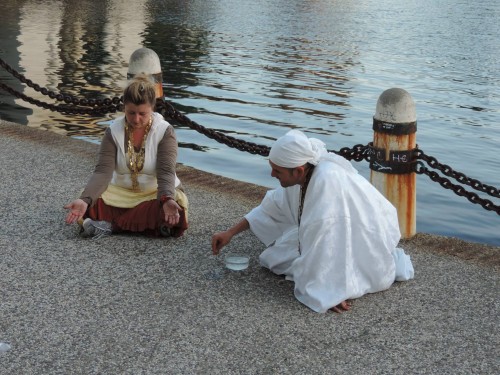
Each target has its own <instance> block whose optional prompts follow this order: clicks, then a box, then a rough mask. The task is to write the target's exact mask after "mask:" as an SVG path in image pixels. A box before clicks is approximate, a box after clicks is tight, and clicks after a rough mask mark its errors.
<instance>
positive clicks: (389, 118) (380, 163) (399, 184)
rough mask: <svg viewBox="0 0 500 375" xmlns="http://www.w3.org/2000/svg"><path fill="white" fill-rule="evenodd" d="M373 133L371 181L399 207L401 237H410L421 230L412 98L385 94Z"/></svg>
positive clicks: (396, 91) (394, 91)
mask: <svg viewBox="0 0 500 375" xmlns="http://www.w3.org/2000/svg"><path fill="white" fill-rule="evenodd" d="M373 130H374V135H373V149H372V154H371V161H370V169H371V173H370V182H371V183H372V184H373V185H374V186H375V187H376V188H377V190H378V191H380V192H381V193H382V194H383V195H384V196H385V197H386V198H387V199H388V200H389V201H390V202H391V203H392V204H393V205H394V206H395V207H396V209H397V211H398V219H399V229H400V231H401V237H402V238H410V237H412V236H414V235H415V233H416V229H417V224H416V222H417V220H416V217H417V215H416V212H417V207H416V204H417V186H416V185H417V179H416V173H415V172H414V163H415V149H416V145H417V143H416V132H417V115H416V110H415V102H414V101H413V98H412V97H411V95H410V94H409V93H408V92H406V91H405V90H403V89H399V88H392V89H389V90H386V91H384V92H383V93H382V94H381V95H380V97H379V99H378V101H377V108H376V111H375V115H374V116H373Z"/></svg>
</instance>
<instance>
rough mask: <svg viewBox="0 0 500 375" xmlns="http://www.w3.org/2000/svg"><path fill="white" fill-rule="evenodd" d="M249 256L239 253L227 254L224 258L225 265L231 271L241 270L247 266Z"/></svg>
mask: <svg viewBox="0 0 500 375" xmlns="http://www.w3.org/2000/svg"><path fill="white" fill-rule="evenodd" d="M249 259H250V258H249V257H248V256H246V255H241V254H228V255H226V257H225V258H224V260H225V262H226V267H227V268H229V269H230V270H233V271H242V270H244V269H247V268H248V261H249Z"/></svg>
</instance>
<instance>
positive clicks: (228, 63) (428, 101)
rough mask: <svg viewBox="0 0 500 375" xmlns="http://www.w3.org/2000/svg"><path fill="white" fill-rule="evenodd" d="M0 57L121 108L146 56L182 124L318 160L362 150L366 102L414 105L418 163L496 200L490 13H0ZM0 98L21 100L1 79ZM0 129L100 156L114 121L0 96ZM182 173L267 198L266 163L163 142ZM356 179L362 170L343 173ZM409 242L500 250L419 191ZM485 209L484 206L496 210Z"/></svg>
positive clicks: (498, 100)
mask: <svg viewBox="0 0 500 375" xmlns="http://www.w3.org/2000/svg"><path fill="white" fill-rule="evenodd" d="M2 6H3V8H4V9H3V11H2V12H1V14H0V21H1V22H0V32H1V33H2V39H1V40H0V57H2V58H3V59H4V60H5V61H6V62H7V63H9V64H10V65H12V66H13V67H14V68H15V69H17V70H19V71H21V72H22V73H23V74H25V75H26V76H27V77H28V78H30V79H32V80H33V81H34V82H36V83H39V84H40V85H41V86H44V87H48V88H50V89H52V90H56V91H63V92H67V93H70V94H72V95H77V96H86V97H112V96H117V95H120V91H121V88H122V86H123V85H124V83H125V77H126V73H127V64H128V59H129V57H130V55H131V53H132V52H133V51H134V50H135V49H137V48H139V47H141V46H146V47H149V48H151V49H153V50H155V51H156V53H157V54H158V55H159V57H160V60H161V64H162V70H163V81H164V92H165V95H166V97H167V98H168V100H171V101H172V102H173V104H174V105H175V107H176V108H177V109H178V110H179V111H181V112H184V113H186V114H187V115H188V117H189V118H191V119H192V120H194V121H196V122H198V123H200V124H201V125H204V126H206V127H208V128H211V129H216V130H219V131H222V132H224V133H226V134H228V135H231V136H234V137H237V138H239V139H243V140H247V141H252V142H255V143H258V144H264V145H271V143H272V141H273V140H274V139H276V138H277V137H279V136H280V135H282V134H284V133H285V132H286V131H287V130H288V129H291V128H296V129H301V130H303V131H305V132H306V133H307V134H308V135H309V136H314V137H317V138H320V139H322V140H323V141H324V142H325V143H326V144H327V146H328V148H329V149H335V150H338V149H340V148H341V147H345V146H348V147H352V146H353V145H354V144H358V143H362V144H367V143H368V142H370V141H371V140H372V137H373V133H372V130H371V122H372V116H373V114H374V111H375V106H376V102H377V98H378V96H379V95H380V94H381V93H382V92H383V91H384V90H386V89H388V88H391V87H400V88H403V89H405V90H407V91H408V92H409V93H410V94H411V95H412V97H413V98H414V100H415V103H416V108H417V118H418V133H417V142H418V144H419V146H420V148H422V149H423V150H424V151H425V152H426V153H427V154H429V155H432V156H435V157H436V158H437V159H438V160H439V161H440V162H442V163H445V164H449V165H450V166H451V167H452V168H454V169H456V170H458V171H461V172H464V173H465V174H466V175H468V176H469V177H473V178H477V179H479V180H480V181H481V182H483V183H486V184H489V185H493V186H496V187H497V188H498V187H500V177H499V176H500V167H499V163H498V161H497V150H498V145H499V141H500V89H499V87H500V74H499V72H500V63H499V58H498V56H500V22H498V20H499V19H500V3H499V2H498V1H497V0H485V1H481V2H474V3H473V2H469V1H465V0H442V1H435V0H423V1H419V2H406V1H399V0H379V1H366V0H365V1H363V0H361V1H349V0H344V1H340V0H338V1H335V0H317V1H306V0H287V1H284V0H282V1H280V0H255V1H251V2H249V1H242V0H239V1H238V0H220V1H209V0H197V1H196V0H193V1H189V0H182V1H181V0H178V1H154V2H153V1H140V0H136V1H132V0H130V1H126V0H121V1H120V0H108V1H102V2H95V1H90V0H87V1H80V0H79V1H76V0H67V1H56V0H52V1H44V2H40V1H34V0H33V1H28V0H25V1H14V0H3V2H2ZM0 78H1V80H2V82H7V83H8V84H9V85H11V86H13V87H15V88H16V89H18V90H20V91H23V90H24V93H25V94H26V95H29V96H32V97H34V98H36V99H39V100H43V101H50V99H48V98H47V97H43V96H42V95H41V94H39V93H36V92H34V91H33V90H31V89H26V88H25V87H23V85H21V84H19V83H18V82H17V80H16V79H14V78H12V77H11V76H10V75H8V73H6V72H5V71H3V70H0ZM0 114H1V116H2V118H3V119H6V120H11V121H17V122H20V123H23V124H29V126H32V127H42V128H47V129H49V130H51V131H54V132H56V133H60V134H67V135H69V136H73V137H83V138H84V139H86V140H90V141H96V142H98V141H99V139H100V135H101V134H102V131H103V129H104V128H105V127H106V126H107V125H108V124H109V121H110V120H111V118H112V117H113V116H112V115H110V116H108V117H107V118H88V117H85V116H64V115H61V114H58V113H53V112H50V111H47V110H44V109H39V108H37V107H34V106H32V105H30V104H27V103H26V102H23V101H21V100H18V99H16V100H14V99H13V98H12V97H11V96H9V95H7V94H5V93H3V92H0ZM176 131H177V136H178V139H179V145H180V147H181V148H180V153H179V162H181V163H184V164H186V165H190V166H194V167H196V168H198V169H201V170H206V171H209V172H213V173H216V174H220V175H224V176H228V177H232V178H235V179H238V180H243V181H249V182H254V183H258V184H261V185H265V186H269V187H275V186H277V183H276V182H275V181H273V180H272V179H271V177H270V176H269V168H268V164H267V161H266V160H265V159H264V158H262V157H260V156H254V155H250V154H247V153H243V152H240V151H237V150H233V149H230V148H228V147H227V146H225V145H222V144H219V143H217V142H215V141H213V140H210V139H207V138H206V137H205V136H203V135H201V134H199V133H197V132H195V131H193V130H190V129H188V128H186V127H182V126H178V127H177V128H176ZM355 166H356V167H357V168H358V169H359V170H360V172H361V173H362V174H363V175H365V176H366V177H368V176H369V169H368V166H367V163H366V162H360V163H355ZM417 182H418V190H417V191H418V193H417V201H418V211H417V230H418V231H421V232H429V233H438V234H444V235H452V236H457V237H461V238H464V239H467V240H471V241H477V242H486V243H492V244H496V245H500V234H499V232H500V231H499V229H500V216H499V215H496V214H495V213H492V212H489V211H486V210H484V209H483V208H482V207H480V206H478V205H474V204H472V203H470V202H468V201H467V200H466V199H465V198H462V197H458V196H456V195H455V194H454V193H453V192H451V191H450V190H445V189H444V188H442V187H441V186H439V185H437V184H436V183H435V182H432V181H430V180H429V179H428V178H427V177H425V176H418V179H417ZM481 196H482V197H485V198H490V199H491V200H493V201H494V203H495V204H500V200H498V199H495V198H492V197H488V196H484V195H481Z"/></svg>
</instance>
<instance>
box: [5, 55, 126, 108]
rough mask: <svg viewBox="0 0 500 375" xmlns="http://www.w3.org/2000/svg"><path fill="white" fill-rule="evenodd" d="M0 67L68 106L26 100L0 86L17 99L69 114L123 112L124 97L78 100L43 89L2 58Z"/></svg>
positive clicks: (30, 99) (13, 91)
mask: <svg viewBox="0 0 500 375" xmlns="http://www.w3.org/2000/svg"><path fill="white" fill-rule="evenodd" d="M0 66H1V67H2V68H4V69H5V70H6V71H7V72H9V73H10V74H11V75H12V76H13V77H15V78H17V79H18V80H19V81H21V82H22V83H24V84H26V85H27V86H28V87H31V88H32V89H33V90H35V91H37V92H40V93H41V94H42V95H45V96H48V97H49V98H51V99H54V100H57V101H60V102H64V103H66V104H67V105H68V106H55V105H53V104H49V103H44V102H41V101H39V100H36V99H33V98H28V97H26V98H24V97H23V96H25V95H24V94H22V93H20V92H18V91H16V90H14V89H12V88H10V87H9V86H7V85H6V84H4V83H1V84H0V88H2V89H3V90H5V91H7V92H9V93H11V94H13V95H15V96H16V97H18V98H20V99H23V100H25V101H27V102H28V103H31V104H34V105H37V106H39V107H42V108H45V109H50V110H51V111H58V112H62V113H67V114H90V115H95V114H97V115H99V114H106V113H114V112H117V111H120V110H121V106H120V103H121V102H122V97H114V98H105V99H86V98H76V97H74V96H72V95H69V94H63V93H56V92H54V91H52V90H49V89H47V88H45V87H41V86H40V85H39V84H37V83H33V81H32V80H31V79H27V78H26V77H25V76H24V75H22V74H21V73H19V72H18V71H16V70H15V69H13V68H12V67H11V66H10V65H9V64H7V63H6V62H5V61H4V60H3V59H1V58H0ZM70 104H73V105H74V106H83V107H91V108H92V110H90V111H88V110H86V109H82V108H79V109H71V107H69V105H70Z"/></svg>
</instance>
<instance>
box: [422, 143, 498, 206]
mask: <svg viewBox="0 0 500 375" xmlns="http://www.w3.org/2000/svg"><path fill="white" fill-rule="evenodd" d="M419 151H421V150H419ZM417 158H419V159H422V160H426V159H427V158H429V157H428V156H427V155H424V154H423V153H422V154H420V155H418V156H417ZM430 158H431V159H432V160H433V164H435V163H437V160H436V161H434V160H435V158H432V157H430ZM426 161H427V160H426ZM437 164H439V163H437ZM437 164H436V165H437ZM415 166H416V167H415V173H417V174H425V175H427V176H428V177H429V178H430V179H431V180H432V181H434V182H437V183H439V184H440V185H441V186H442V187H444V188H445V189H450V190H452V191H453V192H454V193H455V194H457V195H458V196H460V197H465V198H467V199H468V200H469V202H471V203H474V204H479V205H481V206H482V207H483V208H484V209H485V210H488V211H494V212H496V213H497V215H500V205H495V204H494V203H493V202H492V201H491V200H489V199H484V198H481V197H480V196H479V195H477V194H476V193H474V192H472V191H467V190H466V189H465V188H464V187H463V186H461V185H457V184H454V183H452V182H451V181H450V180H449V179H448V178H446V177H441V176H440V175H439V174H438V173H437V172H436V171H431V170H429V168H427V167H426V166H425V165H424V163H423V162H421V161H419V162H417V163H416V164H415ZM436 168H438V167H437V166H436ZM441 168H444V169H445V170H446V173H449V174H451V176H450V177H453V178H455V177H454V176H453V174H454V173H452V172H451V171H453V170H452V169H451V168H450V167H449V166H445V165H440V167H439V170H441ZM443 173H444V172H443ZM455 173H457V174H458V175H459V178H460V179H462V175H463V174H462V173H458V172H455ZM469 180H470V181H469ZM476 181H477V180H473V179H468V178H467V179H466V180H464V182H463V183H464V184H466V185H469V186H471V187H473V188H475V189H477V190H480V191H483V192H485V193H487V194H489V195H492V196H494V197H498V189H497V188H495V187H493V186H488V185H483V184H481V183H479V185H481V186H479V185H478V184H477V183H476Z"/></svg>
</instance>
